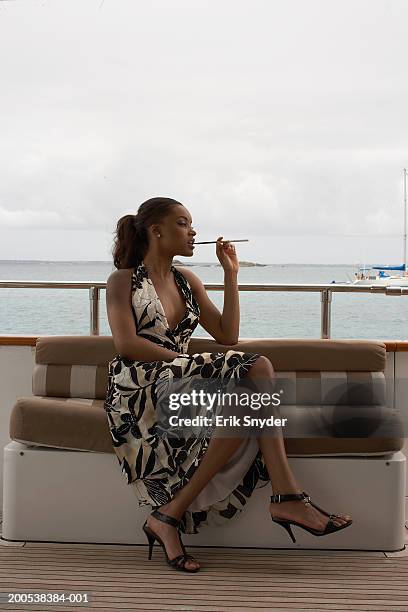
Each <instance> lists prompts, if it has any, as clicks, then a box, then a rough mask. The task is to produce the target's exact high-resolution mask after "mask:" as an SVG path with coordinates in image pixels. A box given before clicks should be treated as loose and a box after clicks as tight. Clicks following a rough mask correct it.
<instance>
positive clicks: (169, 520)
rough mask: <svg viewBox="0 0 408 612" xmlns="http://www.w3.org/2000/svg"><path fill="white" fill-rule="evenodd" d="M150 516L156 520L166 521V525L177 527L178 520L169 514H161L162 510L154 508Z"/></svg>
mask: <svg viewBox="0 0 408 612" xmlns="http://www.w3.org/2000/svg"><path fill="white" fill-rule="evenodd" d="M151 516H153V517H154V518H155V519H157V520H158V521H162V523H167V524H168V525H171V526H172V527H178V526H179V524H180V521H178V520H177V519H175V518H173V517H172V516H169V515H168V514H163V512H159V510H154V511H153V512H152V514H151Z"/></svg>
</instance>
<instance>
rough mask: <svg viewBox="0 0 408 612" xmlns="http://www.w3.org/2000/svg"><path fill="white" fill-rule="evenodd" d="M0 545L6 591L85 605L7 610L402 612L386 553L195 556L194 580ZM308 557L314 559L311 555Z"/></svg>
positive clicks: (52, 548)
mask: <svg viewBox="0 0 408 612" xmlns="http://www.w3.org/2000/svg"><path fill="white" fill-rule="evenodd" d="M16 544H18V545H16V546H13V545H7V544H6V545H4V546H0V591H1V592H6V591H10V592H26V593H27V592H30V591H31V592H38V591H57V592H66V593H70V592H71V593H73V592H86V591H88V592H89V593H90V595H91V602H90V605H89V606H72V605H62V604H58V605H44V604H42V605H38V606H37V605H32V604H30V605H24V606H23V605H22V604H19V605H17V604H16V605H10V604H7V605H6V604H3V605H4V608H1V609H7V610H21V609H22V608H23V607H24V609H30V610H38V611H39V612H45V611H46V612H54V611H55V612H58V611H59V612H63V611H66V612H70V611H71V610H72V611H76V612H77V611H78V610H80V609H81V610H86V609H87V608H88V607H89V608H94V609H96V610H98V612H114V611H115V610H117V609H120V610H121V612H122V611H124V612H126V610H129V612H130V611H131V610H146V611H147V610H156V611H157V610H163V612H165V611H166V612H167V611H171V610H174V611H176V610H177V611H180V610H187V611H189V612H218V611H224V612H245V611H250V610H265V611H266V610H274V612H279V610H280V611H281V612H290V611H293V610H305V611H306V610H316V611H318V610H336V612H341V611H344V612H346V611H349V610H354V611H357V610H358V611H370V612H406V611H407V609H408V556H406V557H387V556H386V555H385V554H384V553H382V552H380V551H378V552H377V551H374V552H372V553H371V552H370V551H362V552H361V553H360V551H324V550H323V551H316V550H314V551H305V550H301V551H297V550H283V551H281V550H271V551H269V550H261V549H225V548H216V549H211V548H198V547H197V548H194V547H189V551H190V552H191V553H192V554H194V555H195V556H196V557H197V559H199V560H200V562H201V563H202V569H201V571H200V572H199V573H197V574H191V575H187V574H185V573H183V572H176V571H174V570H172V569H171V568H169V567H168V566H167V565H166V563H165V558H164V554H163V551H162V550H161V549H159V548H157V549H155V551H154V555H153V559H152V560H151V561H148V559H147V548H146V547H145V546H126V545H123V546H116V547H115V546H109V545H103V546H100V545H91V544H86V545H82V546H81V545H78V546H77V545H70V544H69V543H62V544H60V545H59V544H57V543H52V545H50V544H47V543H41V542H36V543H33V542H28V543H26V544H24V543H16ZM309 552H312V553H313V554H308V553H309Z"/></svg>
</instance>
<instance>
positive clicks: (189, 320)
mask: <svg viewBox="0 0 408 612" xmlns="http://www.w3.org/2000/svg"><path fill="white" fill-rule="evenodd" d="M172 271H173V274H174V278H175V281H176V283H177V285H178V286H179V288H180V290H181V292H182V294H183V296H184V297H185V300H186V311H185V313H184V317H183V319H182V320H181V321H180V322H179V323H178V324H177V325H176V327H175V328H173V329H170V327H169V325H168V321H167V319H166V315H165V312H164V310H163V307H162V304H161V302H160V300H159V298H158V296H157V293H156V291H155V289H154V285H153V283H152V281H151V279H150V278H149V276H148V273H147V269H146V267H145V265H144V263H143V262H142V263H141V264H139V265H138V266H137V267H136V268H135V269H134V270H133V273H132V306H133V314H134V319H135V325H136V332H137V334H138V335H140V336H143V337H144V338H147V339H149V340H150V341H152V342H155V343H156V344H158V345H159V346H163V347H165V348H168V349H170V350H172V351H177V352H178V353H179V356H178V357H176V358H175V359H172V360H167V361H133V360H130V359H126V358H125V357H121V356H120V355H117V356H116V357H115V358H114V359H113V360H112V361H110V362H109V364H108V389H107V396H106V401H105V410H106V413H107V417H108V422H109V428H110V432H111V436H112V442H113V447H114V450H115V453H116V456H117V458H118V461H119V464H120V466H121V470H122V474H123V476H124V478H125V481H126V483H127V484H130V485H131V486H132V487H134V492H135V494H136V496H137V498H138V500H139V504H140V505H144V504H150V505H151V506H160V505H162V504H164V503H166V502H168V501H169V500H170V499H171V497H172V496H173V495H174V493H175V492H176V491H177V490H178V489H179V488H180V487H183V486H184V485H185V484H186V483H187V482H188V481H189V479H190V478H191V476H192V475H193V474H194V471H195V470H196V469H197V466H198V465H199V463H200V461H201V459H202V457H203V455H204V453H205V451H206V449H207V447H208V443H209V438H198V437H195V436H191V437H190V438H187V439H186V438H183V439H180V438H177V437H175V438H172V437H166V436H162V435H159V434H160V432H159V431H158V423H157V418H156V406H157V401H158V397H159V396H160V393H161V392H162V390H163V389H166V387H167V385H168V384H169V383H171V381H172V380H173V379H174V378H178V379H182V381H183V383H184V381H185V383H186V386H187V387H188V385H189V383H191V384H192V385H193V383H194V377H195V376H200V377H203V378H219V379H220V381H221V382H226V381H228V380H229V379H232V378H234V379H239V378H241V377H243V376H244V375H245V374H246V373H247V372H248V370H249V369H250V367H251V366H252V364H253V363H254V362H255V360H256V359H257V357H258V356H259V354H258V353H244V352H242V351H235V350H233V349H230V350H228V351H226V352H225V353H217V352H214V353H212V352H207V353H196V354H194V355H188V354H187V349H188V343H189V340H190V337H191V335H192V333H193V331H194V329H195V328H196V327H197V325H198V322H199V317H200V309H199V306H198V303H197V301H196V300H195V298H194V295H193V293H192V290H191V287H190V285H189V283H188V281H187V279H186V278H185V276H184V275H183V274H182V273H181V272H180V271H179V270H177V269H176V268H175V267H174V266H172ZM268 480H269V477H268V474H267V470H266V466H265V463H264V461H263V458H262V455H261V453H260V452H258V454H257V455H256V458H255V460H254V461H253V463H252V465H251V467H250V469H249V470H248V472H247V473H246V474H245V475H244V477H243V479H242V481H241V483H240V484H239V485H238V486H237V487H236V488H235V489H234V490H232V491H231V493H230V495H229V496H228V497H227V498H226V499H224V500H220V501H219V502H217V504H216V506H210V507H209V508H206V509H203V510H202V511H199V512H192V511H187V512H186V513H185V516H184V518H183V521H182V523H181V530H182V531H184V532H185V533H197V532H198V528H199V526H200V525H201V524H218V525H219V524H222V523H223V522H224V521H227V520H229V519H231V518H232V517H234V516H235V515H236V514H237V513H238V512H239V511H240V510H242V509H243V507H244V506H245V504H246V502H247V501H248V499H249V497H250V496H251V494H252V492H253V491H254V489H255V488H256V487H258V486H263V485H264V484H266V482H267V481H268Z"/></svg>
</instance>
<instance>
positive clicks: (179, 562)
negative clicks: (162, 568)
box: [143, 510, 200, 573]
mask: <svg viewBox="0 0 408 612" xmlns="http://www.w3.org/2000/svg"><path fill="white" fill-rule="evenodd" d="M151 516H153V517H154V518H155V519H157V520H159V521H162V522H163V523H167V524H168V525H172V527H176V528H177V533H178V536H179V541H180V545H181V549H182V551H183V554H182V555H178V557H175V558H174V559H169V556H168V554H167V550H166V547H165V545H164V542H163V541H162V539H161V538H159V536H158V535H156V534H155V533H154V531H152V529H151V528H150V527H148V526H147V521H145V524H144V525H143V531H144V532H145V534H146V536H147V540H148V542H149V560H150V559H151V558H152V553H153V546H154V542H155V540H157V541H158V543H159V544H160V546H161V547H162V548H163V550H164V554H165V555H166V560H167V563H168V564H169V565H171V567H174V569H176V570H180V571H182V572H190V573H193V572H198V570H199V569H200V568H199V567H196V568H195V569H188V568H187V567H186V562H187V561H193V562H194V563H197V561H196V560H195V559H194V557H192V556H191V555H188V554H187V552H186V549H185V548H184V544H183V542H182V541H181V537H180V531H179V529H178V527H179V525H180V521H178V520H177V519H175V518H173V517H172V516H168V515H167V514H163V513H162V512H159V511H158V510H154V511H153V512H152V513H151Z"/></svg>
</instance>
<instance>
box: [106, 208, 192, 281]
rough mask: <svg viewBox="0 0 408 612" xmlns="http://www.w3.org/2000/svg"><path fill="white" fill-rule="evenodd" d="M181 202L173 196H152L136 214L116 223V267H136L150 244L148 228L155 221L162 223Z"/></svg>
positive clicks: (114, 249) (114, 258) (114, 253)
mask: <svg viewBox="0 0 408 612" xmlns="http://www.w3.org/2000/svg"><path fill="white" fill-rule="evenodd" d="M180 204H181V202H177V200H173V199H172V198H150V199H149V200H146V202H143V204H141V205H140V206H139V208H138V211H137V214H136V215H125V216H124V217H121V218H120V219H119V221H118V222H117V225H116V231H115V236H114V244H113V248H112V255H113V264H114V266H115V268H117V269H118V270H119V269H121V268H135V267H136V266H137V265H139V264H140V263H141V261H142V260H143V258H144V256H145V254H146V252H147V249H148V246H149V240H148V232H147V228H148V227H149V226H150V225H152V224H153V223H160V221H161V220H162V219H163V217H165V216H166V215H167V214H168V213H169V211H170V208H171V207H172V206H175V205H180Z"/></svg>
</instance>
